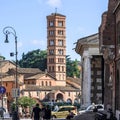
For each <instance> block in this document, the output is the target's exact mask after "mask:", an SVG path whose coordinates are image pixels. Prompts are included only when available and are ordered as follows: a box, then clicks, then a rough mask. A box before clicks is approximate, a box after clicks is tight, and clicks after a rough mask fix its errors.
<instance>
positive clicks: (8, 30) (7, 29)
mask: <svg viewBox="0 0 120 120" xmlns="http://www.w3.org/2000/svg"><path fill="white" fill-rule="evenodd" d="M3 33H4V34H5V36H6V39H5V41H4V42H5V43H8V42H9V41H8V36H9V35H10V34H12V35H13V36H14V37H15V53H13V52H12V53H10V56H14V55H15V62H16V70H15V90H16V91H17V90H18V78H17V54H18V51H17V35H16V31H15V29H14V28H13V27H11V26H7V27H5V28H4V29H3ZM17 97H18V96H16V95H15V102H16V106H15V110H16V113H17V115H18V98H17Z"/></svg>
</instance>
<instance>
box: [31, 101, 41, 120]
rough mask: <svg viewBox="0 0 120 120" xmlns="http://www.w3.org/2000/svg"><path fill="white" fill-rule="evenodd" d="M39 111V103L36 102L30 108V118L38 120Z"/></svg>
mask: <svg viewBox="0 0 120 120" xmlns="http://www.w3.org/2000/svg"><path fill="white" fill-rule="evenodd" d="M40 112H41V109H40V108H39V104H38V103H37V104H36V106H35V107H34V108H33V110H32V114H31V118H33V120H40Z"/></svg>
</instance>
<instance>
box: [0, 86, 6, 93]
mask: <svg viewBox="0 0 120 120" xmlns="http://www.w3.org/2000/svg"><path fill="white" fill-rule="evenodd" d="M5 92H6V88H5V87H4V86H0V94H4V93H5Z"/></svg>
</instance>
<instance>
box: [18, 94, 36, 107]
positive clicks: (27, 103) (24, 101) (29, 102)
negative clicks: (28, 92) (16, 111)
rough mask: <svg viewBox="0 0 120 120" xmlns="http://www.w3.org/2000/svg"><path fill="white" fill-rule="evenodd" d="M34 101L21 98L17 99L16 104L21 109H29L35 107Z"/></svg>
mask: <svg viewBox="0 0 120 120" xmlns="http://www.w3.org/2000/svg"><path fill="white" fill-rule="evenodd" d="M35 103H36V101H35V100H34V99H32V98H30V97H27V96H23V97H20V98H19V99H18V104H19V105H21V106H22V107H24V108H25V107H28V106H29V107H31V106H33V105H35Z"/></svg>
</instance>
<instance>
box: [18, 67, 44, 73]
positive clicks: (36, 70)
mask: <svg viewBox="0 0 120 120" xmlns="http://www.w3.org/2000/svg"><path fill="white" fill-rule="evenodd" d="M18 72H19V73H24V74H25V73H42V71H41V70H40V69H39V68H18Z"/></svg>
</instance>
